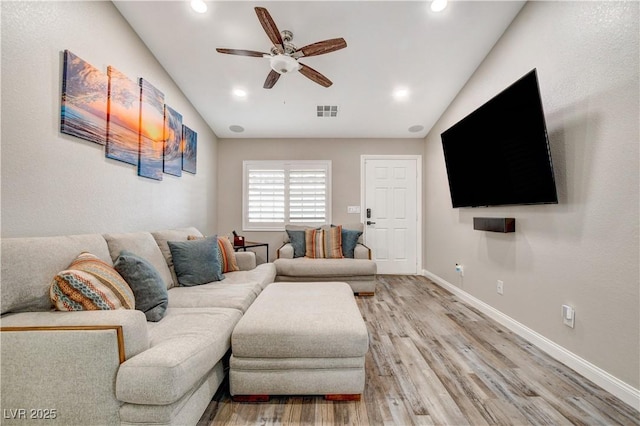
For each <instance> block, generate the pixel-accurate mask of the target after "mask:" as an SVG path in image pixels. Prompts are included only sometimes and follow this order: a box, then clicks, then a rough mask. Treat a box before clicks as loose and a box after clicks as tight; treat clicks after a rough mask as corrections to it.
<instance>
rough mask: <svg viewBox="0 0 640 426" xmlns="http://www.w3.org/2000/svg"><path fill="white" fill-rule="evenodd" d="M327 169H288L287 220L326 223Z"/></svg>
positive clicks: (299, 222)
mask: <svg viewBox="0 0 640 426" xmlns="http://www.w3.org/2000/svg"><path fill="white" fill-rule="evenodd" d="M326 205H327V170H326V169H324V168H313V169H303V168H292V169H291V170H289V222H290V223H295V224H306V223H326V221H327V208H326Z"/></svg>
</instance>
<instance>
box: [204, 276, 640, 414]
mask: <svg viewBox="0 0 640 426" xmlns="http://www.w3.org/2000/svg"><path fill="white" fill-rule="evenodd" d="M357 302H358V306H359V307H360V311H361V312H362V315H363V317H364V319H365V321H366V323H367V327H368V329H369V336H370V350H369V353H368V355H367V359H366V369H367V379H366V380H367V384H366V388H365V392H364V395H363V398H362V400H361V401H359V402H328V401H325V400H324V399H323V398H321V397H276V398H271V400H270V402H268V403H235V402H233V401H231V400H230V398H229V393H228V385H227V384H226V383H225V384H223V385H222V386H221V388H220V389H219V391H218V393H217V394H216V395H215V396H214V398H213V400H212V401H211V403H210V404H209V407H208V408H207V411H206V412H205V413H204V415H203V416H202V418H201V420H200V422H199V425H202V426H204V425H212V426H213V425H241V424H246V425H271V424H291V425H298V424H306V425H313V424H323V425H338V424H340V425H347V424H349V425H366V424H372V425H381V424H387V425H413V424H415V425H421V424H438V425H487V424H490V425H493V424H498V425H526V424H545V425H562V424H580V425H640V414H639V413H638V412H637V411H635V410H634V409H633V408H631V407H630V406H628V405H626V404H624V403H623V402H621V401H620V400H619V399H617V398H615V397H614V396H612V395H611V394H609V393H607V392H605V391H604V390H602V389H601V388H599V387H598V386H596V385H595V384H593V383H592V382H590V381H589V380H587V379H585V378H584V377H582V376H580V375H578V374H577V373H576V372H574V371H573V370H571V369H569V368H568V367H565V366H564V365H563V364H560V363H559V362H557V361H555V360H554V359H552V358H550V357H549V356H547V355H546V354H544V353H543V352H542V351H541V350H539V349H537V348H536V347H535V346H533V345H531V344H530V343H528V342H527V341H525V340H523V339H522V338H520V337H518V336H517V335H515V334H513V333H512V332H510V331H508V330H507V329H505V328H504V327H502V326H501V325H499V324H497V323H496V322H494V321H493V320H491V319H488V318H487V317H485V316H484V315H483V314H481V313H480V312H478V311H477V310H476V309H474V308H472V307H470V306H468V305H466V304H464V303H462V302H460V301H459V300H457V298H456V297H455V296H453V295H452V294H450V293H449V292H447V291H446V290H444V289H442V288H440V287H438V286H437V285H435V284H433V283H432V282H430V281H429V280H427V279H426V278H424V277H415V276H389V275H385V276H380V277H379V279H378V286H377V290H376V295H375V296H373V297H359V298H357Z"/></svg>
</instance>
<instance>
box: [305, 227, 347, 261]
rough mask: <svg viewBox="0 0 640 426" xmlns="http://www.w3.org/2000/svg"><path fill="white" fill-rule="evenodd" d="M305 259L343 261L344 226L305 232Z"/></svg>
mask: <svg viewBox="0 0 640 426" xmlns="http://www.w3.org/2000/svg"><path fill="white" fill-rule="evenodd" d="M304 237H305V244H306V251H305V257H310V258H312V259H342V258H343V255H342V226H333V227H330V228H320V229H307V230H305V234H304Z"/></svg>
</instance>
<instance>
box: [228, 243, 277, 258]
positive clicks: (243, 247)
mask: <svg viewBox="0 0 640 426" xmlns="http://www.w3.org/2000/svg"><path fill="white" fill-rule="evenodd" d="M255 247H264V248H265V249H266V250H267V258H266V261H267V262H269V244H268V243H260V242H257V241H245V242H244V245H243V246H236V245H234V246H233V249H234V250H235V251H239V250H242V251H247V249H248V248H255Z"/></svg>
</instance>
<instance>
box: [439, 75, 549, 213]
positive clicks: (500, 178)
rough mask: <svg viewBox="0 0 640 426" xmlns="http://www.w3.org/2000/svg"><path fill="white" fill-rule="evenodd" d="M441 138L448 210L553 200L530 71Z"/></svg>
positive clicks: (542, 122) (543, 127)
mask: <svg viewBox="0 0 640 426" xmlns="http://www.w3.org/2000/svg"><path fill="white" fill-rule="evenodd" d="M441 137H442V148H443V150H444V158H445V164H446V168H447V176H448V178H449V190H450V192H451V201H452V203H453V207H454V208H456V207H481V206H499V205H514V204H556V203H558V194H557V192H556V184H555V178H554V173H553V163H552V161H551V152H550V151H549V139H548V137H547V128H546V124H545V119H544V111H543V110H542V101H541V98H540V89H539V86H538V76H537V73H536V70H535V69H533V70H532V71H530V72H529V73H527V74H526V75H525V76H524V77H522V78H520V79H519V80H518V81H516V82H515V83H513V84H512V85H511V86H509V87H507V88H506V89H504V90H503V91H502V92H500V93H499V94H497V95H496V96H495V97H493V98H492V99H491V100H489V101H488V102H486V103H485V104H484V105H482V106H481V107H480V108H478V109H477V110H475V111H473V112H472V113H471V114H469V115H468V116H466V117H465V118H463V119H462V120H460V121H459V122H458V123H456V124H454V125H453V126H451V128H449V129H447V130H446V131H445V132H443V133H442V135H441Z"/></svg>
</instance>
